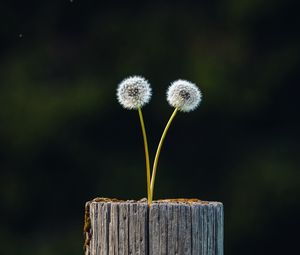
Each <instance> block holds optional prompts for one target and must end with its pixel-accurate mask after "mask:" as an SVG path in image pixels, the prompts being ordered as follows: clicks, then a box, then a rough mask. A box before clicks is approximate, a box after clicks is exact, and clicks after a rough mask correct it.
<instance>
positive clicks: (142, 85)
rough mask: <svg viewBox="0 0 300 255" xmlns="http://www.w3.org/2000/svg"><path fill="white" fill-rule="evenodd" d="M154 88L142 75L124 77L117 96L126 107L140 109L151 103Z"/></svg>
mask: <svg viewBox="0 0 300 255" xmlns="http://www.w3.org/2000/svg"><path fill="white" fill-rule="evenodd" d="M151 95H152V89H151V87H150V84H149V82H148V81H147V80H146V79H145V78H143V77H141V76H131V77H128V78H126V79H124V80H123V81H122V82H121V83H120V84H119V86H118V89H117V98H118V101H119V103H120V104H121V105H122V106H123V107H124V108H126V109H129V110H131V109H138V108H141V107H142V106H144V105H145V104H147V103H149V101H150V99H151Z"/></svg>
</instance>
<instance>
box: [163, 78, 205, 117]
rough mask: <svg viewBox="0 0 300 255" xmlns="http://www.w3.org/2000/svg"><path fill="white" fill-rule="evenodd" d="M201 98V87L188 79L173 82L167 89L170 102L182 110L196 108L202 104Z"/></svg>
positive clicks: (186, 110)
mask: <svg viewBox="0 0 300 255" xmlns="http://www.w3.org/2000/svg"><path fill="white" fill-rule="evenodd" d="M201 98H202V95H201V92H200V90H199V88H198V87H197V86H196V85H195V84H194V83H191V82H189V81H186V80H177V81H174V82H172V83H171V85H170V87H169V88H168V91H167V101H168V103H169V104H170V105H171V106H173V107H175V108H177V109H178V110H179V111H182V112H190V111H193V110H195V109H196V108H197V107H198V105H199V104H200V102H201Z"/></svg>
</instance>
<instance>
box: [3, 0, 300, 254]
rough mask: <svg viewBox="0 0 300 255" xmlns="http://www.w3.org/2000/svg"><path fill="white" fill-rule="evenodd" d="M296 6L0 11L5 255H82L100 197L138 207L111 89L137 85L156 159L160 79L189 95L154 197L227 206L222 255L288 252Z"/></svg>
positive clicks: (130, 149) (295, 225)
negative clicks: (181, 83)
mask: <svg viewBox="0 0 300 255" xmlns="http://www.w3.org/2000/svg"><path fill="white" fill-rule="evenodd" d="M299 8H300V5H299V1H292V0H282V1H281V0H277V1H276V0H275V1H260V0H220V1H217V0H206V1H194V2H192V1H159V2H155V1H110V2H109V1H106V2H102V1H98V0H86V1H84V0H73V1H70V0H59V1H58V0H51V1H50V0H48V1H33V0H27V1H17V0H10V1H4V0H1V2H0V11H1V15H0V28H1V33H0V45H1V46H0V102H1V107H0V247H1V248H0V250H1V251H0V253H1V254H12V255H16V254H18V255H19V254H22V255H27V254H28V255H29V254H30V255H52V254H56V255H68V254H70V255H71V254H72V255H77V254H78V255H79V254H83V251H82V245H83V236H82V226H83V213H84V204H85V202H86V201H88V200H90V199H92V198H94V197H97V196H102V197H117V198H121V199H140V198H142V197H145V196H146V183H145V167H144V152H143V142H142V136H141V131H140V126H139V120H138V114H137V112H135V111H127V110H124V109H122V108H121V106H120V105H119V104H118V102H117V100H116V97H115V92H116V87H117V84H118V83H119V82H120V81H121V80H122V79H123V78H125V77H127V76H130V75H135V74H138V75H142V76H145V77H146V78H147V79H149V81H150V82H151V84H152V87H153V92H154V93H153V94H154V95H153V99H152V101H151V103H150V104H149V105H148V106H147V107H145V108H144V117H145V122H146V126H147V129H148V136H149V143H150V152H151V157H152V158H153V156H154V153H155V149H156V146H157V143H158V141H159V138H160V135H161V132H162V130H163V128H164V126H165V124H166V121H167V119H168V118H169V116H170V114H171V112H172V108H171V107H169V106H168V104H167V102H166V100H165V92H166V89H167V87H168V85H169V84H170V82H171V81H173V80H175V79H178V78H183V79H188V80H191V81H192V82H194V83H196V84H198V85H199V87H200V88H201V90H202V92H203V102H202V104H201V107H199V108H198V109H197V111H194V112H191V113H188V114H184V113H181V114H178V116H177V117H176V119H175V121H174V123H173V125H172V127H171V129H170V131H169V134H168V136H167V139H166V141H165V144H164V148H163V150H162V154H161V158H160V163H159V168H158V176H157V182H156V190H155V197H156V198H175V197H197V198H200V199H203V200H217V201H222V202H223V203H224V205H225V253H226V254H230V255H238V254H244V255H245V254H246V255H247V254H295V253H294V251H295V249H296V247H298V242H299V241H298V239H299V227H300V224H299V215H300V203H299V195H300V172H299V166H300V157H299V155H300V154H299V144H300V139H299V128H300V125H299V124H300V123H299V93H300V89H299V67H300V65H299V64H300V49H299V43H300V40H299V25H300V22H299Z"/></svg>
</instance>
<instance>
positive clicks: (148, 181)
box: [138, 108, 152, 204]
mask: <svg viewBox="0 0 300 255" xmlns="http://www.w3.org/2000/svg"><path fill="white" fill-rule="evenodd" d="M138 112H139V116H140V122H141V127H142V132H143V139H144V148H145V158H146V173H147V195H148V204H151V202H152V198H151V189H150V160H149V150H148V142H147V135H146V129H145V124H144V119H143V114H142V109H141V108H138Z"/></svg>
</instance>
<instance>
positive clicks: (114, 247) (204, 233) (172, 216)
mask: <svg viewBox="0 0 300 255" xmlns="http://www.w3.org/2000/svg"><path fill="white" fill-rule="evenodd" d="M85 218H86V220H87V219H88V222H85V230H84V231H85V238H86V240H85V255H163V254H166V255H223V228H224V224H223V222H224V221H223V218H224V217H223V205H222V203H219V202H204V201H200V200H190V201H189V200H161V201H154V202H153V203H152V205H151V206H148V204H147V202H146V200H140V201H116V200H113V201H109V200H108V201H106V200H101V199H100V200H99V199H98V200H96V199H95V200H93V201H90V202H88V203H87V204H86V216H85Z"/></svg>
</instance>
